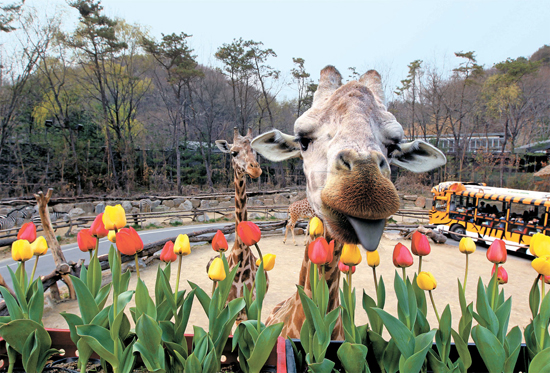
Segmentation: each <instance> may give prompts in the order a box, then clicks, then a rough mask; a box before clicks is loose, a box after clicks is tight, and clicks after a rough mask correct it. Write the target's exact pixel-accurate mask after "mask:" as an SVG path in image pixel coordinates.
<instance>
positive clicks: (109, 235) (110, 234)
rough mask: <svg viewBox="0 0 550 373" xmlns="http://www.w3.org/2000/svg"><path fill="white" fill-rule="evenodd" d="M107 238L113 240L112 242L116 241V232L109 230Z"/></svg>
mask: <svg viewBox="0 0 550 373" xmlns="http://www.w3.org/2000/svg"><path fill="white" fill-rule="evenodd" d="M107 239H108V240H109V241H111V242H112V243H116V232H115V231H109V233H108V234H107Z"/></svg>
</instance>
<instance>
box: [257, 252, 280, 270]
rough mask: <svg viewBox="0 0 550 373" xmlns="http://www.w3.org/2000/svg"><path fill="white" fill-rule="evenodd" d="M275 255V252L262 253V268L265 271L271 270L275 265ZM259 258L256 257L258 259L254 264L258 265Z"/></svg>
mask: <svg viewBox="0 0 550 373" xmlns="http://www.w3.org/2000/svg"><path fill="white" fill-rule="evenodd" d="M276 257H277V255H275V254H265V255H264V270H265V271H266V272H267V271H271V270H272V269H273V267H275V258H276ZM261 262H262V261H261V259H259V258H258V260H256V265H257V266H259V265H260V263H261Z"/></svg>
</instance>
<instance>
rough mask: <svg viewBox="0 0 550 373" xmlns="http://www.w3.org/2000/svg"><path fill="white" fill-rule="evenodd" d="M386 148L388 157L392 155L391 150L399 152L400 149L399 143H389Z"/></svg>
mask: <svg viewBox="0 0 550 373" xmlns="http://www.w3.org/2000/svg"><path fill="white" fill-rule="evenodd" d="M386 148H387V149H388V158H391V157H392V155H393V152H395V151H398V152H400V151H401V147H400V146H399V144H390V145H388V146H387V147H386Z"/></svg>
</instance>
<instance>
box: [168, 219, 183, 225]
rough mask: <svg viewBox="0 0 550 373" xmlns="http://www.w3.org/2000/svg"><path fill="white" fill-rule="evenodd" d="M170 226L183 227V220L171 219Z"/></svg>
mask: <svg viewBox="0 0 550 373" xmlns="http://www.w3.org/2000/svg"><path fill="white" fill-rule="evenodd" d="M170 225H183V219H180V218H172V219H170Z"/></svg>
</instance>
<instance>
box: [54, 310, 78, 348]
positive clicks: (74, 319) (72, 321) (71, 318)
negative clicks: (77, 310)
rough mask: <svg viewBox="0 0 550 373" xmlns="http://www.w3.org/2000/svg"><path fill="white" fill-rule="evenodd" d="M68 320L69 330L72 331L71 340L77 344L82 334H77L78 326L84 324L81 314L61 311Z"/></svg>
mask: <svg viewBox="0 0 550 373" xmlns="http://www.w3.org/2000/svg"><path fill="white" fill-rule="evenodd" d="M59 314H60V315H61V316H62V317H63V318H64V319H65V321H66V322H67V325H69V330H70V331H71V334H70V335H71V340H72V341H73V343H74V344H75V345H76V344H77V343H78V340H79V339H80V336H79V335H78V334H76V327H77V326H79V325H82V324H84V322H83V321H82V319H81V318H80V316H77V315H74V314H72V313H67V312H60V313H59Z"/></svg>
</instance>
